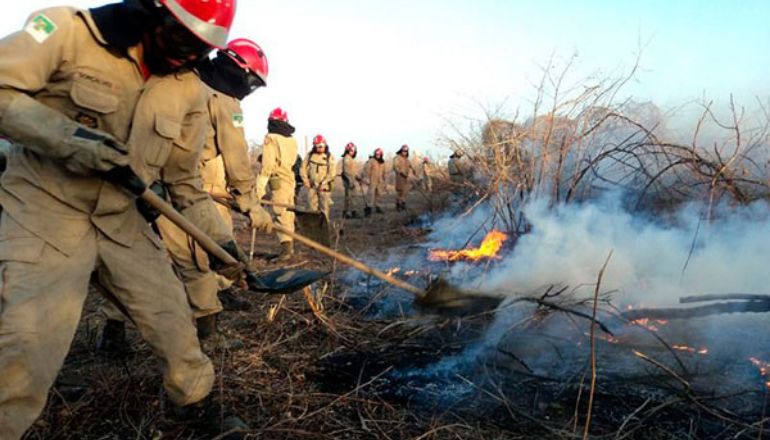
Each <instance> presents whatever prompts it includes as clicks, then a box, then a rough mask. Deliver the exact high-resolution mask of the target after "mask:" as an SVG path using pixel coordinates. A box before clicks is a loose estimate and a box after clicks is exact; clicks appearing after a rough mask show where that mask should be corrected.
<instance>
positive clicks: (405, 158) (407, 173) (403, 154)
mask: <svg viewBox="0 0 770 440" xmlns="http://www.w3.org/2000/svg"><path fill="white" fill-rule="evenodd" d="M393 173H394V174H395V176H396V211H405V210H406V197H407V196H408V195H409V190H410V189H411V181H410V178H412V177H413V176H414V174H415V173H414V168H412V164H411V163H410V162H409V146H408V145H406V144H404V145H402V146H401V149H399V150H398V152H396V157H394V158H393Z"/></svg>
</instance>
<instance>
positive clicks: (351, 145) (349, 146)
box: [345, 142, 356, 153]
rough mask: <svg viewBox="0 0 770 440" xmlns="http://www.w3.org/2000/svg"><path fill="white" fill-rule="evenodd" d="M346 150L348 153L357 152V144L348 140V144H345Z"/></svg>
mask: <svg viewBox="0 0 770 440" xmlns="http://www.w3.org/2000/svg"><path fill="white" fill-rule="evenodd" d="M345 152H346V153H355V152H356V144H354V143H353V142H348V144H347V145H345Z"/></svg>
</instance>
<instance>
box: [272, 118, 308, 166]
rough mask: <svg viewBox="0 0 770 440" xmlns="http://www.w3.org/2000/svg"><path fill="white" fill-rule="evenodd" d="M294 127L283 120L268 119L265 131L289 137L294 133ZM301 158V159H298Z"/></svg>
mask: <svg viewBox="0 0 770 440" xmlns="http://www.w3.org/2000/svg"><path fill="white" fill-rule="evenodd" d="M294 130H295V129H294V127H292V125H291V124H289V123H288V122H285V121H280V120H277V119H269V120H268V121H267V132H268V133H271V134H277V135H280V136H283V137H291V135H293V134H294ZM300 160H301V159H300Z"/></svg>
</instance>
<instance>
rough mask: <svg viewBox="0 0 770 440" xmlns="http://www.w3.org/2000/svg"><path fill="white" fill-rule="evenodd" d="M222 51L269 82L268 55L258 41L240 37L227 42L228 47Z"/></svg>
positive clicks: (264, 81) (263, 80)
mask: <svg viewBox="0 0 770 440" xmlns="http://www.w3.org/2000/svg"><path fill="white" fill-rule="evenodd" d="M222 52H224V53H225V54H226V55H227V56H229V57H230V58H232V59H233V61H235V62H236V63H237V64H238V65H239V66H241V67H243V68H244V69H247V70H249V72H251V73H253V74H254V75H257V76H258V77H259V79H261V80H262V82H263V83H265V84H267V72H268V70H269V69H268V66H267V57H266V56H265V52H264V51H262V48H261V47H259V45H258V44H257V43H255V42H253V41H251V40H247V39H246V38H238V39H236V40H233V41H231V42H229V43H227V49H225V50H223V51H222Z"/></svg>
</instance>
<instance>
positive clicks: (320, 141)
mask: <svg viewBox="0 0 770 440" xmlns="http://www.w3.org/2000/svg"><path fill="white" fill-rule="evenodd" d="M321 144H323V145H326V138H324V137H323V136H322V135H320V134H317V135H316V136H315V137H314V138H313V145H321Z"/></svg>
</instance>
